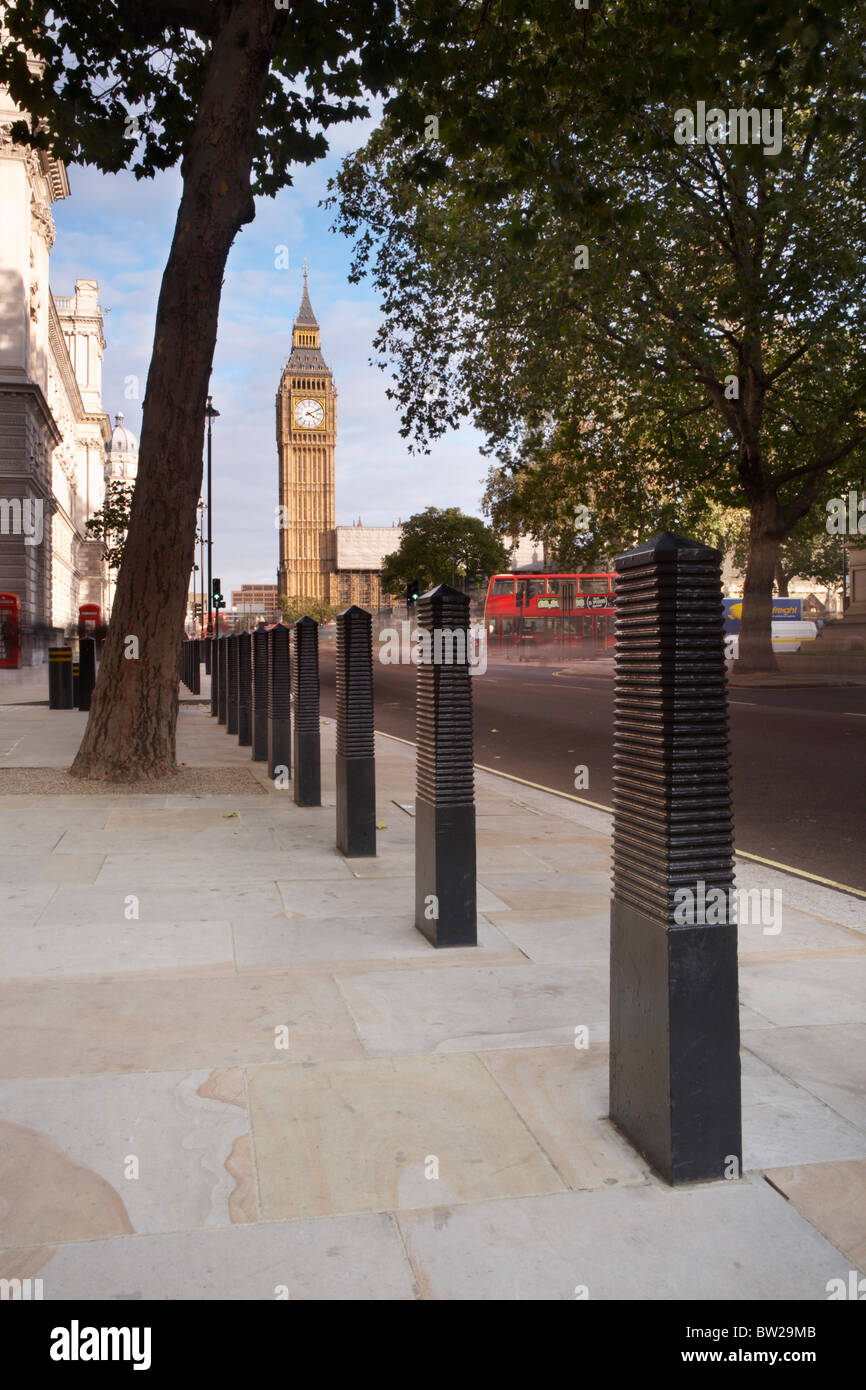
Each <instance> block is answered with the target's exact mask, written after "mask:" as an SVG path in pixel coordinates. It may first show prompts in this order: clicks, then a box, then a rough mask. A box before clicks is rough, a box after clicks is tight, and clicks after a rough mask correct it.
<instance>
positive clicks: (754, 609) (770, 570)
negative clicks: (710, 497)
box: [737, 503, 781, 674]
mask: <svg viewBox="0 0 866 1390" xmlns="http://www.w3.org/2000/svg"><path fill="white" fill-rule="evenodd" d="M773 507H775V504H773ZM780 543H781V536H780V535H779V534H778V527H777V526H776V525H775V524H774V522H773V520H772V519H771V516H770V505H769V504H767V503H759V504H755V505H753V507H752V510H751V516H750V519H749V559H748V563H747V565H746V579H745V583H744V585H743V616H742V620H741V622H740V641H739V658H738V660H737V670H738V671H739V672H741V673H743V674H746V673H749V672H760V671H778V669H779V667H778V664H777V662H776V658H775V656H774V654H773V639H772V612H773V577H774V575H775V572H776V563H777V560H778V555H779V545H780Z"/></svg>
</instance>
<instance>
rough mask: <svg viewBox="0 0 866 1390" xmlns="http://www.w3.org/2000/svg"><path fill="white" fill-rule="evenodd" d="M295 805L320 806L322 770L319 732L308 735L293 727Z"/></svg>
mask: <svg viewBox="0 0 866 1390" xmlns="http://www.w3.org/2000/svg"><path fill="white" fill-rule="evenodd" d="M294 787H295V805H296V806H321V804H322V770H321V753H320V751H319V731H318V729H314V730H313V731H312V732H310V733H308V732H306V731H302V730H300V729H299V728H298V726H297V724H296V725H295V782H294Z"/></svg>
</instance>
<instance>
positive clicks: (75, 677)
mask: <svg viewBox="0 0 866 1390" xmlns="http://www.w3.org/2000/svg"><path fill="white" fill-rule="evenodd" d="M80 678H81V667H80V665H79V663H78V662H77V661H73V663H72V708H73V709H78V693H79V682H80Z"/></svg>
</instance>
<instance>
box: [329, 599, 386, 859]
mask: <svg viewBox="0 0 866 1390" xmlns="http://www.w3.org/2000/svg"><path fill="white" fill-rule="evenodd" d="M336 685H337V691H336V699H337V768H336V771H337V849H338V850H340V852H341V853H342V854H346V855H349V856H351V857H353V858H360V857H362V856H368V855H375V853H376V757H375V737H374V733H373V631H372V617H371V615H370V614H369V613H367V612H365V611H364V609H363V608H357V607H355V605H354V604H353V606H352V607H351V608H347V609H346V611H345V613H340V614H339V616H338V617H337V667H336Z"/></svg>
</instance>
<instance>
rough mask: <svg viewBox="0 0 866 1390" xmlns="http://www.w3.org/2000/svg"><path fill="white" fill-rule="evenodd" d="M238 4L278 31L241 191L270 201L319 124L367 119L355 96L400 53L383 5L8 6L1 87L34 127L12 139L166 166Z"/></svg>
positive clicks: (183, 146)
mask: <svg viewBox="0 0 866 1390" xmlns="http://www.w3.org/2000/svg"><path fill="white" fill-rule="evenodd" d="M238 4H245V5H246V8H247V10H248V12H249V14H250V22H251V23H261V22H268V23H271V24H273V25H275V26H278V27H279V28H280V36H279V42H278V45H277V49H276V54H275V57H274V60H273V62H272V64H271V70H270V73H269V76H268V80H267V85H266V88H265V92H264V96H263V100H262V104H261V110H260V115H259V123H258V137H257V140H256V145H255V151H254V158H253V192H254V193H262V194H270V195H273V194H275V193H277V192H278V191H279V190H280V189H281V188H284V187H285V186H286V185H290V184H291V182H292V177H291V173H290V166H291V165H292V164H311V163H313V162H314V160H316V159H320V158H321V157H322V156H323V155H324V154H325V153H326V151H327V139H326V136H325V134H324V132H325V131H326V130H327V129H328V127H329V126H331V125H333V124H335V123H336V122H339V121H345V120H351V119H354V118H355V117H357V116H362V115H366V114H368V112H367V107H366V106H365V104H364V101H363V100H362V97H363V96H364V94H365V92H367V91H372V92H382V91H384V90H386V88H387V86H388V84H389V82H390V81H392V80H393V77H394V74H395V72H396V71H397V66H398V64H399V62H400V59H401V55H402V54H403V53H404V49H405V42H404V36H403V33H402V31H401V30H400V29H398V28H395V26H394V18H395V14H396V6H395V3H394V0H336V3H335V0H328V5H327V14H326V13H325V9H326V7H325V5H324V4H322V3H320V0H292V4H291V7H290V8H281V7H272V8H271V7H262V6H258V7H256V6H254V5H253V4H251V3H249V0H236V3H235V4H234V5H225V4H219V3H213V0H149V3H148V4H146V5H141V4H138V3H136V2H135V0H15V4H14V5H12V6H9V7H8V8H7V9H6V10H5V12H4V20H3V22H4V25H5V26H6V28H7V29H8V31H9V36H10V40H11V41H10V42H9V43H8V44H6V45H5V46H4V47H3V48H2V49H0V82H2V83H5V84H6V85H7V86H8V87H9V88H10V90H11V93H12V96H13V99H14V100H15V101H16V102H18V104H19V105H20V106H21V107H22V108H23V109H24V110H25V111H27V112H29V113H31V116H32V123H31V128H30V129H28V125H27V123H24V122H19V123H18V128H17V130H16V131H14V132H13V134H14V135H15V137H16V138H20V139H25V140H27V141H28V142H29V143H30V144H31V145H34V146H37V147H41V148H45V149H49V148H50V149H52V150H53V151H54V153H55V154H56V155H57V156H58V157H59V158H61V159H64V160H67V161H68V162H75V163H82V164H96V165H97V166H98V167H99V168H100V169H102V170H104V171H106V172H111V173H114V172H116V171H117V170H119V169H124V168H131V169H132V171H133V173H134V174H135V176H136V178H148V177H152V176H153V175H154V174H155V173H156V172H157V171H158V170H160V169H170V168H172V167H173V166H174V165H175V164H177V163H178V162H179V161H181V160H182V159H183V156H184V154H185V152H186V150H187V148H188V146H189V142H190V140H191V138H192V136H193V133H194V130H195V124H196V115H197V110H198V105H199V100H200V98H201V94H202V90H203V88H204V84H205V82H206V80H207V77H208V72H209V66H210V55H211V49H212V46H213V43H214V40H215V38H216V37H217V35H218V33H219V32H220V30H221V29H223V28H224V27H225V26H226V25H227V23H228V22H229V21H230V18H231V12H232V10H233V9H235V10H236V9H237V7H238ZM268 8H269V9H270V17H269V18H267V19H266V20H265V19H263V15H264V14H265V11H266V9H268ZM28 54H29V55H30V57H31V59H32V58H36V59H38V66H37V64H35V63H33V62H32V61H28V57H27V55H28Z"/></svg>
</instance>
